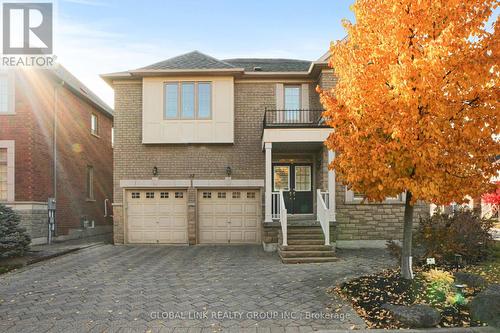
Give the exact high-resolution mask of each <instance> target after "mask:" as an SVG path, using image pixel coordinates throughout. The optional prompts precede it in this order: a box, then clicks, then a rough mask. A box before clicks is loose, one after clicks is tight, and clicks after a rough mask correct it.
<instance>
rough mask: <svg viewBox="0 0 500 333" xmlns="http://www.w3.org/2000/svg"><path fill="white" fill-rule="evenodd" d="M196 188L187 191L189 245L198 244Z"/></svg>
mask: <svg viewBox="0 0 500 333" xmlns="http://www.w3.org/2000/svg"><path fill="white" fill-rule="evenodd" d="M196 192H197V191H196V188H194V187H190V188H188V190H187V197H188V198H187V199H188V200H187V205H188V207H187V210H188V211H187V219H188V243H189V245H195V244H196Z"/></svg>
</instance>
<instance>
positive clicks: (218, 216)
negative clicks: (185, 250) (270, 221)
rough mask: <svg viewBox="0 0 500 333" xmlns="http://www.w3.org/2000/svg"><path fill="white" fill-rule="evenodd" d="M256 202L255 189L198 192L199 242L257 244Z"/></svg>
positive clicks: (257, 207)
mask: <svg viewBox="0 0 500 333" xmlns="http://www.w3.org/2000/svg"><path fill="white" fill-rule="evenodd" d="M260 205H261V199H260V195H259V191H258V190H230V191H229V190H200V191H198V207H199V209H198V226H199V233H198V234H199V242H200V243H202V244H227V243H231V244H233V243H241V244H244V243H257V242H258V241H259V234H260V233H259V225H260V223H259V220H260Z"/></svg>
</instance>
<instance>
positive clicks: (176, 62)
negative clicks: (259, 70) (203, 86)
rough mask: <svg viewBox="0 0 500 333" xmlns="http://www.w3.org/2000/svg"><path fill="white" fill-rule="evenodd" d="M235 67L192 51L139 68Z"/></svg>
mask: <svg viewBox="0 0 500 333" xmlns="http://www.w3.org/2000/svg"><path fill="white" fill-rule="evenodd" d="M233 68H236V67H235V66H233V65H231V64H229V63H227V62H225V61H221V60H219V59H215V58H214V57H211V56H209V55H206V54H203V53H201V52H199V51H192V52H189V53H185V54H181V55H179V56H176V57H173V58H170V59H167V60H164V61H160V62H157V63H155V64H152V65H149V66H146V67H142V68H139V70H143V69H146V70H165V69H170V70H171V69H233Z"/></svg>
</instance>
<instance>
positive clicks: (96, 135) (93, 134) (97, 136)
mask: <svg viewBox="0 0 500 333" xmlns="http://www.w3.org/2000/svg"><path fill="white" fill-rule="evenodd" d="M90 135H92V136H95V137H96V138H98V139H100V138H101V137H100V136H99V134H95V133H92V132H90Z"/></svg>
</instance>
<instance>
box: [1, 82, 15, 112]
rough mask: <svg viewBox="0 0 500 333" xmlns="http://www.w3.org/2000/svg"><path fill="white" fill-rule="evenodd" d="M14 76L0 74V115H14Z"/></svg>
mask: <svg viewBox="0 0 500 333" xmlns="http://www.w3.org/2000/svg"><path fill="white" fill-rule="evenodd" d="M14 104H15V103H14V74H13V73H10V72H0V114H14V113H15V109H14Z"/></svg>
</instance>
